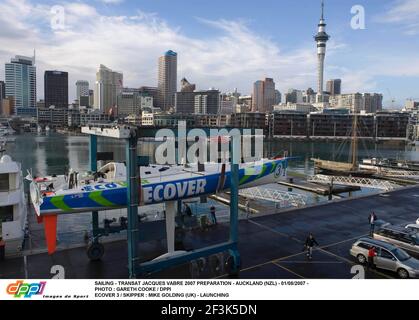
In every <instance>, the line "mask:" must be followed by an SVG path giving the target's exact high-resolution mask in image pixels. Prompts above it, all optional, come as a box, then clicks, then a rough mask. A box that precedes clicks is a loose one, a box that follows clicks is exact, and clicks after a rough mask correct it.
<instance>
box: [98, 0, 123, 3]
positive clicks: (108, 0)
mask: <svg viewBox="0 0 419 320" xmlns="http://www.w3.org/2000/svg"><path fill="white" fill-rule="evenodd" d="M97 1H99V2H102V3H104V4H120V3H122V2H124V0H97Z"/></svg>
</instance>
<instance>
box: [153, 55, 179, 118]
mask: <svg viewBox="0 0 419 320" xmlns="http://www.w3.org/2000/svg"><path fill="white" fill-rule="evenodd" d="M157 87H158V100H157V107H159V108H160V109H162V110H163V111H169V110H170V108H173V107H174V106H175V100H174V99H175V93H176V92H177V53H176V52H174V51H172V50H169V51H167V52H166V53H165V54H164V55H163V56H161V57H160V58H159V70H158V85H157Z"/></svg>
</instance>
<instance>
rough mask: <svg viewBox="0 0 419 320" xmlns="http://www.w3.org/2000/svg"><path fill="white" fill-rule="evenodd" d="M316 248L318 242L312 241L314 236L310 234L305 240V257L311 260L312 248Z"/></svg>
mask: <svg viewBox="0 0 419 320" xmlns="http://www.w3.org/2000/svg"><path fill="white" fill-rule="evenodd" d="M315 245H316V246H318V245H319V244H318V242H317V241H316V239H314V236H313V234H312V233H310V235H309V236H308V237H307V239H306V243H305V248H306V249H307V257H308V258H309V259H310V260H311V258H312V256H313V247H314V246H315Z"/></svg>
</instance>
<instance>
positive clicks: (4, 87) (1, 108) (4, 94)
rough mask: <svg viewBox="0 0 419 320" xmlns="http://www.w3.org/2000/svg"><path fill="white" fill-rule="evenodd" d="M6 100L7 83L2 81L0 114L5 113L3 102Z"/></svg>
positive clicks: (0, 84)
mask: <svg viewBox="0 0 419 320" xmlns="http://www.w3.org/2000/svg"><path fill="white" fill-rule="evenodd" d="M4 99H6V83H5V82H4V81H0V114H2V113H3V100H4Z"/></svg>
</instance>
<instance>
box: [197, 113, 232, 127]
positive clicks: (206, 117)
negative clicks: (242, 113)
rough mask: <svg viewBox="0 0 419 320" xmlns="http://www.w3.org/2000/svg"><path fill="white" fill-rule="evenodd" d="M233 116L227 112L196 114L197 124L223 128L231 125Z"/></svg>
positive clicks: (198, 125)
mask: <svg viewBox="0 0 419 320" xmlns="http://www.w3.org/2000/svg"><path fill="white" fill-rule="evenodd" d="M230 120H231V116H230V115H227V114H219V115H217V114H201V115H196V116H195V125H196V126H197V127H203V128H223V127H227V126H229V125H230Z"/></svg>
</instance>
